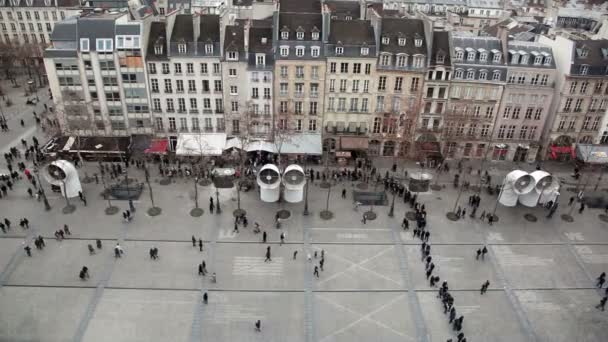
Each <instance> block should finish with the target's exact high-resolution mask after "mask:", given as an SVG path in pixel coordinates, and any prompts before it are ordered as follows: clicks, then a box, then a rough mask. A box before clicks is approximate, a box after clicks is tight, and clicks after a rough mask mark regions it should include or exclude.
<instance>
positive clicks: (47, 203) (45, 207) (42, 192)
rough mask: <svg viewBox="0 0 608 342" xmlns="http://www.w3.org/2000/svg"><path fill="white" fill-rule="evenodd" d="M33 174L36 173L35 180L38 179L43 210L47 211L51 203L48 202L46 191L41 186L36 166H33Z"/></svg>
mask: <svg viewBox="0 0 608 342" xmlns="http://www.w3.org/2000/svg"><path fill="white" fill-rule="evenodd" d="M34 174H35V175H36V180H37V181H38V185H39V186H40V193H41V194H42V200H43V201H44V210H46V211H49V210H51V205H50V204H49V201H48V199H47V198H46V193H45V192H44V187H43V186H42V183H41V182H40V175H39V172H38V167H35V168H34Z"/></svg>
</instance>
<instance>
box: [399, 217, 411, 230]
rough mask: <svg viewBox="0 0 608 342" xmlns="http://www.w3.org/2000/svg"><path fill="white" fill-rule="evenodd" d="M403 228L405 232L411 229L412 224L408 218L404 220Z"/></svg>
mask: <svg viewBox="0 0 608 342" xmlns="http://www.w3.org/2000/svg"><path fill="white" fill-rule="evenodd" d="M401 227H403V230H408V229H409V228H410V223H409V221H408V219H407V217H404V218H403V221H402V222H401Z"/></svg>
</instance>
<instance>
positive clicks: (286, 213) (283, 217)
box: [277, 209, 291, 220]
mask: <svg viewBox="0 0 608 342" xmlns="http://www.w3.org/2000/svg"><path fill="white" fill-rule="evenodd" d="M277 214H279V218H280V219H281V220H286V219H288V218H289V217H290V216H291V211H289V210H287V209H281V210H279V211H277Z"/></svg>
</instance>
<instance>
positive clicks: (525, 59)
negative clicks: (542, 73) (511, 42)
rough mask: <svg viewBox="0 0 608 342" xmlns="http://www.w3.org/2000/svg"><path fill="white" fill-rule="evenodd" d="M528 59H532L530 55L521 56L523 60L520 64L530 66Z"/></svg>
mask: <svg viewBox="0 0 608 342" xmlns="http://www.w3.org/2000/svg"><path fill="white" fill-rule="evenodd" d="M528 58H530V56H528V55H522V56H521V60H520V61H519V63H520V64H528Z"/></svg>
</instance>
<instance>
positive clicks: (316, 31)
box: [273, 0, 329, 133]
mask: <svg viewBox="0 0 608 342" xmlns="http://www.w3.org/2000/svg"><path fill="white" fill-rule="evenodd" d="M278 6H279V9H278V11H276V12H275V14H274V15H273V38H274V39H273V44H274V48H275V64H274V74H275V75H276V76H275V77H274V94H276V96H275V97H274V108H275V112H276V113H277V115H276V117H275V118H274V120H275V123H274V127H278V128H279V129H281V130H289V131H293V132H296V133H299V132H311V133H315V132H316V133H320V132H321V126H322V120H323V117H322V114H323V112H322V110H323V109H322V108H323V104H324V103H323V94H325V85H324V82H325V56H324V51H323V41H325V40H326V39H328V37H329V35H328V34H329V33H328V32H327V31H326V26H327V25H328V22H329V16H328V12H327V11H325V12H324V14H322V13H321V4H320V2H318V1H311V2H302V1H297V0H284V1H281V3H280V5H278Z"/></svg>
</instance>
